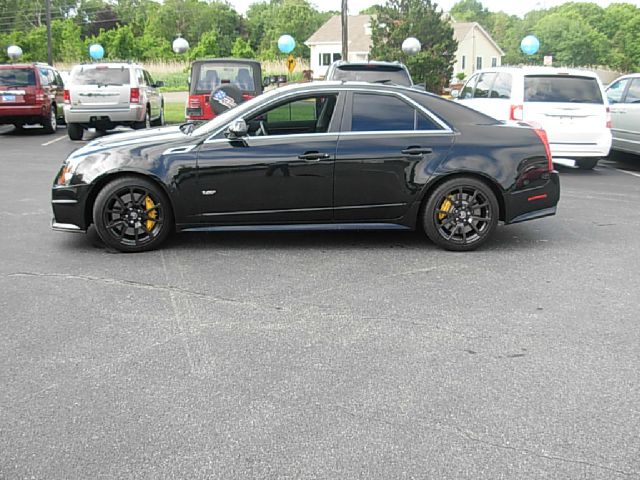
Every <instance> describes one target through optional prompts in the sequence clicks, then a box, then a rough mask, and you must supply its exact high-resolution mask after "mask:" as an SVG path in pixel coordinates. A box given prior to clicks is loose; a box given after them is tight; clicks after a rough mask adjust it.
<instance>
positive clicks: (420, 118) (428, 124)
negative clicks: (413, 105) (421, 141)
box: [416, 111, 442, 130]
mask: <svg viewBox="0 0 640 480" xmlns="http://www.w3.org/2000/svg"><path fill="white" fill-rule="evenodd" d="M416 130H442V127H441V126H440V125H438V124H437V123H435V122H434V121H433V120H431V119H430V118H429V117H427V116H426V115H423V114H422V113H420V112H418V111H416Z"/></svg>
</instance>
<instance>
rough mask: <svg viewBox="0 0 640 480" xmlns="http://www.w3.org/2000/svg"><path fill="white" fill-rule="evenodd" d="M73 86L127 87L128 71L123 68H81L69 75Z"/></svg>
mask: <svg viewBox="0 0 640 480" xmlns="http://www.w3.org/2000/svg"><path fill="white" fill-rule="evenodd" d="M71 83H73V84H75V85H128V84H129V83H131V80H130V79H129V69H128V68H124V67H95V68H87V67H82V68H80V69H78V70H75V71H74V72H72V73H71Z"/></svg>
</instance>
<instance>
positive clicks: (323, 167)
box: [52, 82, 560, 252]
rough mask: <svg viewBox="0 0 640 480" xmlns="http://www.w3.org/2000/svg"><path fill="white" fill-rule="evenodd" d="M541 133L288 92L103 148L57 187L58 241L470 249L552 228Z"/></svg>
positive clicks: (383, 90) (430, 100) (397, 90)
mask: <svg viewBox="0 0 640 480" xmlns="http://www.w3.org/2000/svg"><path fill="white" fill-rule="evenodd" d="M559 196H560V186H559V179H558V174H557V172H555V171H553V167H552V162H551V155H550V153H549V148H548V144H547V142H546V135H545V133H544V131H542V130H539V129H536V128H533V127H531V126H528V125H524V124H519V125H518V124H513V125H510V124H509V125H507V124H504V123H501V122H498V121H496V120H494V119H492V118H490V117H487V116H484V115H482V114H480V113H478V112H476V111H474V110H471V109H468V108H466V107H464V106H462V105H459V104H456V103H453V102H450V101H448V100H444V99H442V98H440V97H437V96H435V95H431V94H428V93H425V92H421V91H417V90H415V89H409V88H404V87H398V86H385V85H374V84H366V83H349V82H346V83H342V82H316V83H311V84H301V85H293V86H289V87H284V88H280V89H277V90H274V91H271V92H268V93H266V94H263V95H261V96H259V97H257V98H254V99H252V100H249V101H247V102H246V103H243V104H241V105H240V106H239V107H237V108H234V109H232V110H229V111H227V112H225V113H224V114H222V115H220V116H218V117H216V118H215V119H214V120H212V121H210V122H208V123H206V124H203V125H201V126H199V127H195V126H194V125H193V124H185V125H182V126H180V127H167V128H158V129H154V130H145V131H140V132H134V133H125V134H119V135H112V136H105V137H101V138H99V139H97V140H94V141H92V142H90V143H88V144H87V145H85V146H83V147H82V148H80V149H78V150H76V151H75V152H73V153H72V154H71V155H70V156H69V158H67V160H66V161H65V162H64V164H63V165H62V168H61V169H60V172H59V173H58V175H57V176H56V178H55V180H54V185H53V193H52V204H53V213H54V218H53V223H52V226H53V228H54V229H55V230H64V231H76V232H85V231H86V230H87V229H88V227H89V226H90V225H91V224H95V228H96V230H97V232H98V234H99V236H100V237H101V238H102V240H103V241H104V242H105V243H106V244H107V245H109V246H111V247H113V248H115V249H118V250H121V251H124V252H140V251H144V250H150V249H153V248H156V247H158V246H159V245H160V244H161V243H162V242H163V241H164V240H165V239H166V238H167V236H168V235H169V234H170V233H171V232H173V231H175V230H177V231H211V230H244V229H282V230H286V229H416V228H420V229H424V231H425V232H426V234H427V236H428V237H429V238H430V239H431V240H432V241H433V242H435V243H436V244H438V245H440V246H441V247H444V248H446V249H449V250H472V249H474V248H476V247H478V246H480V245H481V244H482V243H484V242H485V241H486V240H487V239H488V238H489V236H490V235H491V234H492V232H493V231H494V230H495V228H496V225H497V223H498V222H499V221H502V222H504V223H507V224H508V223H515V222H521V221H524V220H531V219H534V218H540V217H545V216H548V215H553V214H555V212H556V205H557V203H558V200H559Z"/></svg>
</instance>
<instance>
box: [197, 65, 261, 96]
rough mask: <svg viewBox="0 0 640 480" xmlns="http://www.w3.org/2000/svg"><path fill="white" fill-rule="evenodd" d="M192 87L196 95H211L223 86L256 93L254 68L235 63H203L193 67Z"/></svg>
mask: <svg viewBox="0 0 640 480" xmlns="http://www.w3.org/2000/svg"><path fill="white" fill-rule="evenodd" d="M191 85H192V88H193V89H194V92H195V93H211V92H212V91H213V90H215V89H216V88H218V87H220V86H221V85H235V86H236V87H238V88H239V89H240V90H242V91H243V92H255V91H256V85H255V82H254V80H253V67H252V66H251V65H238V64H233V63H209V64H207V63H201V64H199V65H195V66H194V67H193V72H192V77H191Z"/></svg>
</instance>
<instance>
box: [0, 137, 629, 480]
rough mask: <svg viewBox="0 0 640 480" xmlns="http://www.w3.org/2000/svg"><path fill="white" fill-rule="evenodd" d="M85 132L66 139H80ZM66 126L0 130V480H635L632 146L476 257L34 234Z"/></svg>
mask: <svg viewBox="0 0 640 480" xmlns="http://www.w3.org/2000/svg"><path fill="white" fill-rule="evenodd" d="M86 138H90V135H87V136H86ZM83 143H84V142H71V141H70V140H69V139H68V138H67V136H66V131H65V130H64V128H61V129H59V130H58V133H57V134H56V135H43V134H40V132H39V131H38V130H37V129H33V130H32V129H28V130H26V131H25V132H24V133H22V134H17V133H13V132H12V129H11V128H10V127H0V158H1V166H2V175H1V176H0V200H1V204H2V207H1V208H0V219H1V222H0V232H1V234H2V237H1V238H2V250H1V252H0V291H1V292H2V293H1V295H0V312H1V318H2V321H1V323H0V326H1V329H2V334H1V335H0V478H7V479H13V478H35V479H76V478H77V479H86V478H136V479H139V478H189V479H196V478H332V479H333V478H379V479H392V478H393V479H396V478H432V479H499V478H504V479H542V478H550V479H551V478H553V479H565V478H566V479H614V478H625V479H627V478H640V437H639V435H638V432H639V431H640V407H639V405H640V375H639V374H638V365H639V364H640V328H638V318H640V317H639V314H638V304H639V302H638V299H639V298H640V293H639V292H640V242H638V232H639V231H640V215H639V214H638V206H639V205H640V158H637V159H634V158H630V157H625V158H624V162H623V161H620V160H606V161H604V162H602V163H601V165H600V166H598V167H597V168H596V169H595V170H594V171H580V170H573V169H562V170H561V201H560V205H559V212H558V215H556V216H555V217H551V218H545V219H542V220H537V221H533V222H528V223H523V224H519V225H514V226H508V227H500V228H499V230H498V232H497V234H496V235H495V236H494V238H493V239H492V240H490V241H489V243H488V244H487V245H486V246H485V247H484V248H482V249H481V250H479V251H477V252H472V253H451V252H445V251H442V250H440V249H438V248H436V247H435V246H434V245H433V244H431V243H430V242H429V241H428V240H427V239H426V237H425V236H423V235H421V234H418V233H404V232H400V233H398V232H381V233H379V232H330V233H318V232H310V233H302V232H297V233H216V234H181V235H177V236H175V237H173V238H172V239H171V240H170V241H169V242H168V244H167V245H166V246H165V248H164V249H162V250H160V251H155V252H149V253H145V254H137V255H125V254H114V253H109V252H108V251H106V250H104V249H100V248H96V247H94V246H92V244H91V243H90V242H89V241H88V240H87V238H86V236H85V235H81V234H76V235H74V234H65V233H59V232H53V231H52V230H50V227H49V225H50V219H51V207H50V186H51V184H52V182H53V179H54V176H55V174H56V173H57V171H58V169H59V166H60V164H61V162H62V160H63V159H64V158H65V156H66V155H67V154H68V153H69V152H70V151H72V150H73V149H74V148H77V147H78V146H80V145H81V144H83Z"/></svg>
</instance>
